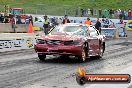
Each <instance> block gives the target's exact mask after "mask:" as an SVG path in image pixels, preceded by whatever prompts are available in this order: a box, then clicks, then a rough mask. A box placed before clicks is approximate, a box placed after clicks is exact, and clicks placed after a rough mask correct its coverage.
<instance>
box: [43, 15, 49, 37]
mask: <svg viewBox="0 0 132 88" xmlns="http://www.w3.org/2000/svg"><path fill="white" fill-rule="evenodd" d="M43 27H44V33H45V35H47V34H48V31H49V21H48V17H47V16H44V25H43Z"/></svg>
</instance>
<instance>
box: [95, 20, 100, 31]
mask: <svg viewBox="0 0 132 88" xmlns="http://www.w3.org/2000/svg"><path fill="white" fill-rule="evenodd" d="M95 28H96V29H97V30H98V31H99V33H100V34H101V23H100V21H99V18H97V22H96V24H95Z"/></svg>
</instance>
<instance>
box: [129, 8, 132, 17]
mask: <svg viewBox="0 0 132 88" xmlns="http://www.w3.org/2000/svg"><path fill="white" fill-rule="evenodd" d="M131 16H132V12H131V9H129V10H128V18H129V19H128V20H130V19H131Z"/></svg>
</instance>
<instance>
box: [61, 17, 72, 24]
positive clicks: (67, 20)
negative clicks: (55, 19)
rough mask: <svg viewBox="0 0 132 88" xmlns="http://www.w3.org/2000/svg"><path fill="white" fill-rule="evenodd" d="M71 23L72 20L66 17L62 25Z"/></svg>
mask: <svg viewBox="0 0 132 88" xmlns="http://www.w3.org/2000/svg"><path fill="white" fill-rule="evenodd" d="M66 23H70V20H69V19H68V16H67V15H65V16H64V19H63V22H62V24H66Z"/></svg>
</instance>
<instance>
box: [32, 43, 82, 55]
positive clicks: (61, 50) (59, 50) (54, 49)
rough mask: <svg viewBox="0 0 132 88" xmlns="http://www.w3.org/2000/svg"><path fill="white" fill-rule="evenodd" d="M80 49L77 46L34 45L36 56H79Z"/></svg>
mask: <svg viewBox="0 0 132 88" xmlns="http://www.w3.org/2000/svg"><path fill="white" fill-rule="evenodd" d="M81 48H82V47H81V46H79V45H46V44H35V45H34V49H35V51H36V52H37V53H38V54H46V55H52V54H59V55H81V50H82V49H81Z"/></svg>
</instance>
